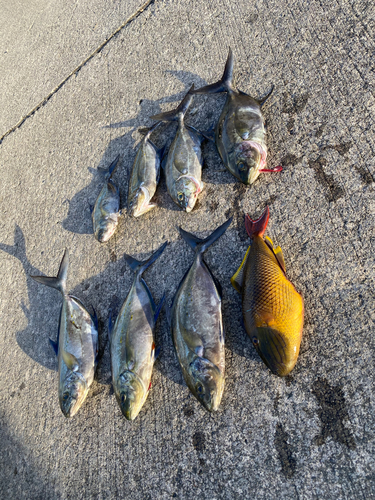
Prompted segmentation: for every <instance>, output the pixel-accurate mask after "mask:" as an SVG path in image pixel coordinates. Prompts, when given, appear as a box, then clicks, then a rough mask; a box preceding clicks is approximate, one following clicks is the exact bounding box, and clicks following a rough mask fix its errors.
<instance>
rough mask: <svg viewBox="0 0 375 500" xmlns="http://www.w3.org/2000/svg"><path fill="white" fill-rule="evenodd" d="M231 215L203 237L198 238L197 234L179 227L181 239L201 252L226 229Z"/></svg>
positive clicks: (230, 220)
mask: <svg viewBox="0 0 375 500" xmlns="http://www.w3.org/2000/svg"><path fill="white" fill-rule="evenodd" d="M232 219H233V217H231V218H230V219H228V220H227V221H226V222H224V224H222V225H221V226H219V227H218V228H217V229H215V231H214V232H213V233H211V234H210V235H209V236H207V238H205V239H203V240H202V239H200V238H198V237H197V236H194V235H193V234H190V233H188V232H187V231H184V230H183V229H181V228H179V231H180V234H181V236H182V237H183V239H184V240H185V241H186V243H187V244H188V245H190V246H191V248H192V249H193V250H195V251H196V252H198V253H203V252H204V251H206V250H207V248H208V247H209V246H211V245H212V244H213V243H214V242H215V241H216V240H218V239H219V238H220V236H222V235H223V234H224V233H225V231H226V230H227V228H228V226H229V225H230V223H231V222H232Z"/></svg>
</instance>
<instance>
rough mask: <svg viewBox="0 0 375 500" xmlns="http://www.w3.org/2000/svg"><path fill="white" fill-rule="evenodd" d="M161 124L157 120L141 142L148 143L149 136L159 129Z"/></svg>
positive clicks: (160, 121)
mask: <svg viewBox="0 0 375 500" xmlns="http://www.w3.org/2000/svg"><path fill="white" fill-rule="evenodd" d="M161 123H163V121H162V120H159V121H158V122H156V123H154V125H152V126H151V127H150V128H149V129H148V130H147V132H146V134H145V136H144V137H143V140H144V141H148V140H149V139H150V135H151V134H152V132H153V131H154V130H155V129H156V128H158V127H159V125H160V124H161Z"/></svg>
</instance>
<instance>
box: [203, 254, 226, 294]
mask: <svg viewBox="0 0 375 500" xmlns="http://www.w3.org/2000/svg"><path fill="white" fill-rule="evenodd" d="M202 262H203V263H204V265H205V266H206V268H207V270H208V272H209V273H210V275H211V278H212V279H213V281H214V283H215V286H216V288H217V291H218V293H219V297H220V299H222V298H223V287H222V286H221V283H220V281H219V280H218V279H217V278H216V276H215V275H214V273H213V272H212V271H211V269H210V268H209V267H208V265H207V263H206V261H205V260H204V259H202Z"/></svg>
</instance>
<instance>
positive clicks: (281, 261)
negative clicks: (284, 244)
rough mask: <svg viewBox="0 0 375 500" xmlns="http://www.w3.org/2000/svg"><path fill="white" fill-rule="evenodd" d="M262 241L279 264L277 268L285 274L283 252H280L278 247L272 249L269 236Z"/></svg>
mask: <svg viewBox="0 0 375 500" xmlns="http://www.w3.org/2000/svg"><path fill="white" fill-rule="evenodd" d="M264 241H265V242H266V243H267V245H268V247H269V248H270V249H271V250H272V251H273V253H274V255H275V257H276V259H277V262H278V263H279V266H280V267H281V269H282V270H283V271H284V273H285V274H286V270H285V261H284V255H283V251H282V250H281V248H280V247H276V248H275V247H274V245H273V241H272V240H271V238H270V237H269V236H266V237H265V238H264Z"/></svg>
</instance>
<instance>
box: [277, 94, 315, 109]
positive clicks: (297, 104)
mask: <svg viewBox="0 0 375 500" xmlns="http://www.w3.org/2000/svg"><path fill="white" fill-rule="evenodd" d="M309 97H310V95H309V93H308V92H306V93H305V94H301V95H299V96H296V97H294V98H293V100H292V102H291V99H290V96H289V94H285V93H284V107H283V109H282V110H281V112H282V113H287V114H289V115H293V114H298V113H301V111H303V109H304V108H305V106H306V104H307V101H308V100H309Z"/></svg>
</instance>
